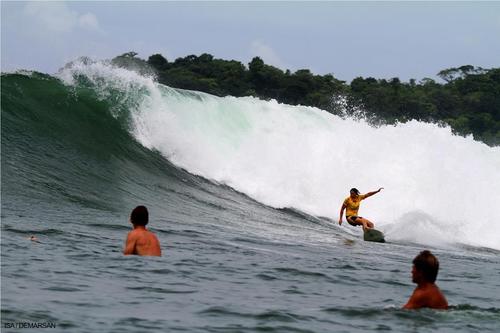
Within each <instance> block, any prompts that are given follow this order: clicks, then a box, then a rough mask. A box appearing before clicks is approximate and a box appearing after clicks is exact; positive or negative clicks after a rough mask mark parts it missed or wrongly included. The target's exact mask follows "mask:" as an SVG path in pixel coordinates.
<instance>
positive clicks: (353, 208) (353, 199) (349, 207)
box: [339, 187, 383, 231]
mask: <svg viewBox="0 0 500 333" xmlns="http://www.w3.org/2000/svg"><path fill="white" fill-rule="evenodd" d="M382 189H383V187H381V188H379V189H378V190H377V191H373V192H368V193H366V194H359V191H358V189H356V188H351V191H350V192H351V195H350V196H348V197H347V198H346V199H345V200H344V203H343V204H342V207H341V208H340V218H339V225H342V217H343V216H344V210H346V213H345V218H346V221H347V222H348V223H349V224H350V225H352V226H358V225H361V226H363V231H366V230H368V229H373V228H374V225H373V223H372V222H370V221H368V220H367V219H365V218H363V217H361V216H358V210H359V204H360V202H361V200H364V199H366V198H368V197H371V196H372V195H374V194H377V193H378V192H380V191H381V190H382Z"/></svg>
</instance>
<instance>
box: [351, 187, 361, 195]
mask: <svg viewBox="0 0 500 333" xmlns="http://www.w3.org/2000/svg"><path fill="white" fill-rule="evenodd" d="M349 192H354V193H356V194H359V190H358V189H357V188H355V187H353V188H351V190H350V191H349Z"/></svg>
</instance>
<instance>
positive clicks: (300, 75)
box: [112, 52, 500, 146]
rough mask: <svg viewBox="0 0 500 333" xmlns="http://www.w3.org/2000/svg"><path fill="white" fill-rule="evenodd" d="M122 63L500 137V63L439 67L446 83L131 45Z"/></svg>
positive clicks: (216, 88) (209, 86)
mask: <svg viewBox="0 0 500 333" xmlns="http://www.w3.org/2000/svg"><path fill="white" fill-rule="evenodd" d="M112 63H113V64H114V65H116V66H120V67H126V68H129V69H132V70H136V71H140V72H141V73H143V74H154V75H155V77H156V79H157V80H158V82H159V83H162V84H165V85H168V86H170V87H174V88H181V89H188V90H197V91H202V92H206V93H209V94H212V95H216V96H221V97H222V96H228V95H230V96H235V97H243V96H254V97H258V98H260V99H264V100H270V99H275V100H276V101H278V102H280V103H285V104H291V105H299V104H300V105H305V106H313V107H317V108H320V109H323V110H326V111H328V112H330V113H332V114H335V115H338V116H341V117H363V118H365V119H367V120H368V121H369V122H370V123H372V124H373V125H383V124H396V123H400V122H407V121H410V120H418V121H424V122H434V123H438V124H441V125H449V126H450V127H451V129H452V131H453V133H455V134H457V135H462V136H466V135H470V134H472V135H473V136H474V139H475V140H479V141H482V142H484V143H486V144H488V145H490V146H497V145H500V68H492V69H484V68H481V67H474V66H471V65H465V66H461V67H458V68H449V69H444V70H442V71H440V72H439V73H437V76H438V77H439V78H441V79H442V80H443V81H444V83H439V82H436V81H435V80H433V79H430V78H424V79H422V80H420V81H419V82H417V81H416V80H415V79H411V80H409V82H402V81H400V80H399V79H398V78H392V79H389V80H387V79H375V78H372V77H368V78H363V77H356V78H355V79H353V80H352V81H351V83H350V84H349V83H346V81H341V80H338V79H336V78H335V77H334V76H333V75H332V74H326V75H315V74H313V73H311V71H310V70H308V69H300V70H297V71H295V72H291V71H290V70H286V71H283V70H281V69H279V68H276V67H274V66H271V65H267V64H265V63H264V61H263V60H262V59H261V58H259V57H255V58H253V59H252V60H251V61H250V63H249V64H248V66H245V65H244V64H243V63H241V62H239V61H235V60H223V59H216V58H214V57H213V56H212V55H210V54H207V53H204V54H202V55H200V56H196V55H188V56H186V57H183V58H182V57H181V58H177V59H175V61H173V62H169V61H168V60H167V59H166V58H165V57H163V56H162V55H161V54H154V55H151V56H150V57H149V58H148V59H147V60H144V59H141V58H138V57H137V53H135V52H128V53H125V54H122V55H120V56H118V57H116V58H114V59H113V60H112Z"/></svg>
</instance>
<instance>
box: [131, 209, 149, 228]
mask: <svg viewBox="0 0 500 333" xmlns="http://www.w3.org/2000/svg"><path fill="white" fill-rule="evenodd" d="M148 221H149V213H148V209H147V208H146V207H145V206H137V207H135V208H134V210H133V211H132V213H131V214H130V222H132V224H134V225H146V224H148Z"/></svg>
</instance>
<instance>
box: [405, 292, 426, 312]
mask: <svg viewBox="0 0 500 333" xmlns="http://www.w3.org/2000/svg"><path fill="white" fill-rule="evenodd" d="M424 306H425V295H424V293H423V292H422V291H421V290H418V289H415V290H414V291H413V294H412V295H411V296H410V299H409V300H408V302H407V303H406V304H405V305H404V306H403V309H420V308H422V307H424Z"/></svg>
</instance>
